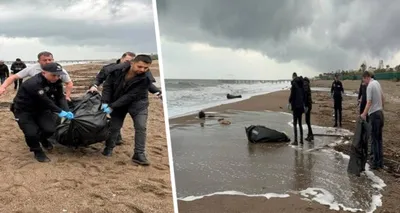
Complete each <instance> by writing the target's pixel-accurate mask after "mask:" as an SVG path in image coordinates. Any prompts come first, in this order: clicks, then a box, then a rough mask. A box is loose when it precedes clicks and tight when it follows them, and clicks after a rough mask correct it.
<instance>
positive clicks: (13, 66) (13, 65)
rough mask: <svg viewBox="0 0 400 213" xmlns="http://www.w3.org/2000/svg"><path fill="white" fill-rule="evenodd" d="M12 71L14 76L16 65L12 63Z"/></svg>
mask: <svg viewBox="0 0 400 213" xmlns="http://www.w3.org/2000/svg"><path fill="white" fill-rule="evenodd" d="M10 69H11V73H12V74H14V71H15V63H12V64H11V67H10Z"/></svg>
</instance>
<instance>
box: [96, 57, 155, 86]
mask: <svg viewBox="0 0 400 213" xmlns="http://www.w3.org/2000/svg"><path fill="white" fill-rule="evenodd" d="M130 66H131V64H130V62H125V63H120V59H118V60H117V61H116V63H111V64H108V65H105V66H104V67H103V68H101V70H100V72H99V73H98V74H97V75H96V80H95V82H94V85H96V86H100V85H101V84H102V83H103V82H104V81H105V80H106V79H107V76H108V75H109V74H110V73H111V72H113V71H115V70H120V69H127V68H130ZM146 75H148V76H149V78H150V80H151V82H152V84H151V85H150V87H149V92H151V93H153V94H154V93H157V92H161V90H159V89H158V88H157V87H156V86H155V85H154V84H153V83H155V82H156V79H155V78H154V77H153V75H152V74H151V72H150V70H149V71H148V72H147V73H146Z"/></svg>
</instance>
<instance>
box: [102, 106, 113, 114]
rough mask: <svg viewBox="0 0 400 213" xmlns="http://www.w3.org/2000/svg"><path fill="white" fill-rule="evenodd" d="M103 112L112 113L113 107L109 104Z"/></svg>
mask: <svg viewBox="0 0 400 213" xmlns="http://www.w3.org/2000/svg"><path fill="white" fill-rule="evenodd" d="M103 112H105V113H107V114H110V113H111V108H110V107H108V106H107V107H106V108H104V109H103Z"/></svg>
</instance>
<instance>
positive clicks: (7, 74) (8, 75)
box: [6, 66, 10, 78]
mask: <svg viewBox="0 0 400 213" xmlns="http://www.w3.org/2000/svg"><path fill="white" fill-rule="evenodd" d="M6 77H7V78H8V77H10V70H9V69H8V67H7V66H6Z"/></svg>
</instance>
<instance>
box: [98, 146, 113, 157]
mask: <svg viewBox="0 0 400 213" xmlns="http://www.w3.org/2000/svg"><path fill="white" fill-rule="evenodd" d="M112 151H113V149H112V148H107V147H106V148H104V150H103V152H102V153H101V154H103V155H104V156H106V157H111V156H112Z"/></svg>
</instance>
